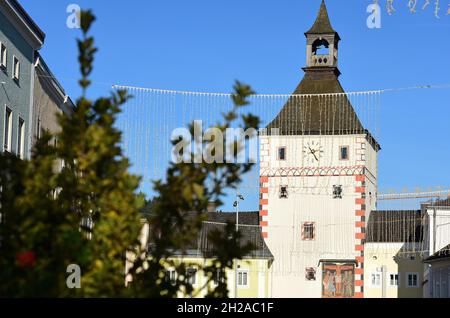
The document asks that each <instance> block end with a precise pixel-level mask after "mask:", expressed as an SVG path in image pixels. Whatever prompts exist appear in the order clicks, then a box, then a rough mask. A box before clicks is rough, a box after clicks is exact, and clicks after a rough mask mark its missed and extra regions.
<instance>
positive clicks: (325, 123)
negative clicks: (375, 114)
mask: <svg viewBox="0 0 450 318" xmlns="http://www.w3.org/2000/svg"><path fill="white" fill-rule="evenodd" d="M305 71H306V74H305V77H304V78H303V80H302V81H301V82H300V84H299V85H298V86H297V88H296V89H295V91H294V93H293V95H294V96H291V97H289V99H288V101H287V102H286V104H285V105H284V106H283V108H282V110H281V111H280V113H279V114H278V115H277V116H276V117H275V119H274V120H273V121H272V122H271V123H270V124H269V125H268V126H267V129H268V131H269V132H270V131H271V129H279V134H281V135H303V134H305V135H319V134H320V135H348V134H364V133H366V130H365V129H364V127H363V125H362V124H361V121H360V120H359V118H358V116H357V115H356V112H355V110H354V109H353V106H352V104H351V103H350V101H349V99H348V98H347V96H346V95H345V94H342V95H334V96H333V97H330V96H317V94H329V93H344V89H343V88H342V86H341V83H340V82H339V80H338V78H337V75H336V74H335V72H334V69H321V70H317V71H315V72H310V71H309V70H308V69H305ZM295 95H312V96H310V97H308V96H295Z"/></svg>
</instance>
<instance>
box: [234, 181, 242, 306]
mask: <svg viewBox="0 0 450 318" xmlns="http://www.w3.org/2000/svg"><path fill="white" fill-rule="evenodd" d="M240 201H244V197H243V196H242V195H241V194H239V190H238V191H237V192H236V201H234V204H233V206H234V207H235V208H236V234H237V233H238V232H239V202H240ZM234 276H235V277H234V298H238V282H239V276H238V265H237V259H235V260H234Z"/></svg>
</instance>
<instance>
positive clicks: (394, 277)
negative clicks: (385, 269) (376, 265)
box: [389, 273, 400, 287]
mask: <svg viewBox="0 0 450 318" xmlns="http://www.w3.org/2000/svg"><path fill="white" fill-rule="evenodd" d="M389 286H390V287H399V286H400V280H399V275H398V274H397V273H395V274H389Z"/></svg>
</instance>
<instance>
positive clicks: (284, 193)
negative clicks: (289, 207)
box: [280, 186, 288, 199]
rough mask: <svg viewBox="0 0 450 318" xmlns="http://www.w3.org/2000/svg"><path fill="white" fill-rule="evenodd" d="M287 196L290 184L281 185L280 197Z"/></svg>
mask: <svg viewBox="0 0 450 318" xmlns="http://www.w3.org/2000/svg"><path fill="white" fill-rule="evenodd" d="M287 198H288V186H281V187H280V199H287Z"/></svg>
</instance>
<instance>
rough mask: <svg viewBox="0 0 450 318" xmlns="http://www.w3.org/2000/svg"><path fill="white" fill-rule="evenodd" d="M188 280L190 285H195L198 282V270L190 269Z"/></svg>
mask: <svg viewBox="0 0 450 318" xmlns="http://www.w3.org/2000/svg"><path fill="white" fill-rule="evenodd" d="M186 278H187V281H188V283H189V284H191V285H195V283H196V281H197V269H195V268H188V269H187V271H186Z"/></svg>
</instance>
